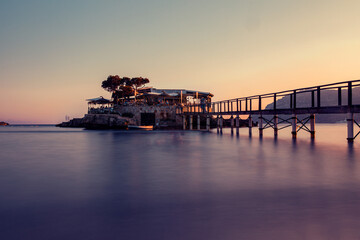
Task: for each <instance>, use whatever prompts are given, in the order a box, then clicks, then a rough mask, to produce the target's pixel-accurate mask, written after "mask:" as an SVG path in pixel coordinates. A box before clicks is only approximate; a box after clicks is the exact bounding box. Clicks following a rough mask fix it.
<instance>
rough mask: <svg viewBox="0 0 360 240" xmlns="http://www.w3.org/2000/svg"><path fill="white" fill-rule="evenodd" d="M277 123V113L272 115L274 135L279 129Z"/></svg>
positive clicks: (276, 134)
mask: <svg viewBox="0 0 360 240" xmlns="http://www.w3.org/2000/svg"><path fill="white" fill-rule="evenodd" d="M278 123H279V117H278V115H275V116H274V136H275V137H277V136H278V131H279V128H278Z"/></svg>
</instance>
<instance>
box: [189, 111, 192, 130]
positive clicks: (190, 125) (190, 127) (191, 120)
mask: <svg viewBox="0 0 360 240" xmlns="http://www.w3.org/2000/svg"><path fill="white" fill-rule="evenodd" d="M189 118H190V127H189V129H190V130H193V116H192V115H190V116H189Z"/></svg>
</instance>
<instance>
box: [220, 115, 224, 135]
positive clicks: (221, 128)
mask: <svg viewBox="0 0 360 240" xmlns="http://www.w3.org/2000/svg"><path fill="white" fill-rule="evenodd" d="M223 126H224V119H223V117H222V116H220V133H222V132H223Z"/></svg>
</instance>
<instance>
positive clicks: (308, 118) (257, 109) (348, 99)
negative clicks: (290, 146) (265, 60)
mask: <svg viewBox="0 0 360 240" xmlns="http://www.w3.org/2000/svg"><path fill="white" fill-rule="evenodd" d="M359 86H360V80H352V81H345V82H338V83H332V84H326V85H319V86H314V87H307V88H299V89H293V90H286V91H281V92H274V93H267V94H261V95H253V96H248V97H242V98H235V99H228V100H222V101H218V102H213V103H211V104H196V103H193V104H187V105H186V106H184V107H182V108H181V109H179V111H178V112H177V114H180V115H182V116H183V128H184V129H187V126H188V128H189V129H191V130H192V129H193V119H194V117H195V116H197V118H195V119H196V120H197V129H201V125H200V116H202V117H206V126H205V129H206V130H208V131H209V130H210V119H211V117H214V116H216V120H217V131H218V132H219V133H221V132H222V129H223V127H224V116H227V117H230V121H231V132H232V133H233V130H234V128H235V129H236V134H239V120H240V116H246V117H247V119H248V121H249V124H248V127H249V134H251V133H252V128H253V120H252V119H253V116H257V117H258V124H257V126H258V129H259V135H260V136H262V135H263V132H264V130H265V129H270V128H272V129H273V131H274V136H277V134H278V131H279V130H282V129H285V128H287V127H291V136H292V138H296V136H297V133H298V132H299V131H300V130H304V131H307V132H309V133H310V137H311V138H315V119H316V115H317V114H346V116H347V119H346V120H347V140H348V142H353V141H354V140H355V138H356V137H357V136H358V135H359V133H360V131H358V132H357V133H356V134H354V127H355V126H356V127H358V128H360V125H359V123H358V122H357V121H356V120H355V119H354V114H355V113H359V112H360V101H359V102H354V95H353V93H354V92H359V93H360V91H354V89H355V90H359V89H360V88H359ZM329 92H330V93H331V94H330V95H331V96H335V97H332V98H333V99H330V100H329V99H324V97H322V96H328V95H329V94H328V93H329ZM334 93H335V94H334ZM300 98H301V99H302V100H304V99H306V101H305V102H304V101H302V102H299V100H298V99H300ZM280 99H286V100H288V102H289V103H288V105H287V106H286V107H284V106H282V107H279V106H277V101H278V100H280ZM264 103H267V104H264ZM266 105H267V107H266ZM299 115H302V116H304V115H305V117H302V118H300V117H299ZM284 116H286V117H284ZM187 123H188V124H187ZM284 124H285V125H284Z"/></svg>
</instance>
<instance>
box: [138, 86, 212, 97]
mask: <svg viewBox="0 0 360 240" xmlns="http://www.w3.org/2000/svg"><path fill="white" fill-rule="evenodd" d="M138 91H139V92H142V93H148V94H149V93H153V94H154V93H159V94H164V93H165V94H168V95H170V96H179V95H180V94H183V95H195V94H196V93H197V94H198V95H206V96H210V97H213V96H214V95H213V94H211V93H210V92H201V91H195V90H186V89H157V88H142V89H139V90H138ZM154 95H155V94H154Z"/></svg>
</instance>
